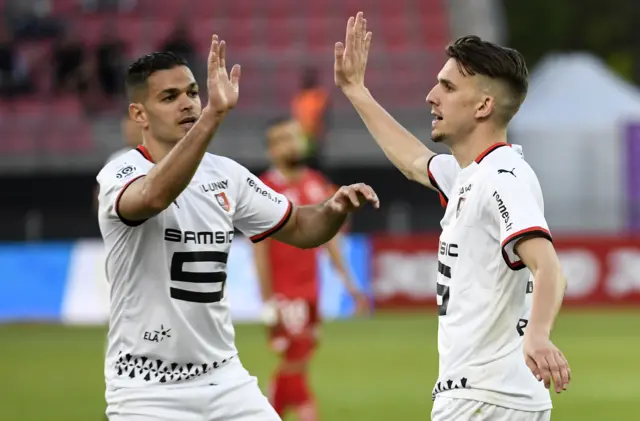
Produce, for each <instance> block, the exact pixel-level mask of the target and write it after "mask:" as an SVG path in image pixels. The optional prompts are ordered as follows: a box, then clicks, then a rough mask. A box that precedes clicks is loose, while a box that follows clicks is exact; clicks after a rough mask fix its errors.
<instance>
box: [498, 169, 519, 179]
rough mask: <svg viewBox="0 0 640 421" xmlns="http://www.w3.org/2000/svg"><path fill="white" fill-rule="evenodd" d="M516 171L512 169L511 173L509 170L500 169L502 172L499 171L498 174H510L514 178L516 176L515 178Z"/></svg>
mask: <svg viewBox="0 0 640 421" xmlns="http://www.w3.org/2000/svg"><path fill="white" fill-rule="evenodd" d="M515 170H516V169H515V168H514V169H512V170H511V171H509V170H503V169H500V170H498V174H504V173H509V174H511V175H512V176H514V177H515V176H516V175H515V174H514V171H515Z"/></svg>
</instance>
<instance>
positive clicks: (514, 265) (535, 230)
mask: <svg viewBox="0 0 640 421" xmlns="http://www.w3.org/2000/svg"><path fill="white" fill-rule="evenodd" d="M532 234H535V235H537V236H541V237H545V238H547V239H548V240H549V241H553V240H552V238H551V233H550V232H549V230H547V229H544V228H542V227H530V228H525V229H523V230H520V231H518V232H515V233H513V234H511V235H510V236H508V237H507V238H506V239H505V240H504V241H503V242H502V257H503V258H504V261H505V263H506V264H507V266H509V268H510V269H512V270H520V269H524V268H525V264H524V263H523V262H522V260H518V261H517V262H512V261H511V260H510V259H509V254H508V253H507V251H506V250H505V247H506V246H507V245H508V244H509V243H510V242H512V241H514V240H518V239H519V238H522V237H526V236H529V235H532ZM514 253H515V249H514Z"/></svg>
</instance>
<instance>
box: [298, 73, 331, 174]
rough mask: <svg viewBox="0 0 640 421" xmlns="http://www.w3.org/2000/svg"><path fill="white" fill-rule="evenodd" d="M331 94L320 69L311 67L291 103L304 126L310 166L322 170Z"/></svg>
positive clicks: (303, 75) (304, 74)
mask: <svg viewBox="0 0 640 421" xmlns="http://www.w3.org/2000/svg"><path fill="white" fill-rule="evenodd" d="M329 108H330V107H329V94H328V92H327V91H326V89H324V88H323V87H322V86H320V78H319V74H318V70H317V69H316V68H313V67H309V68H307V69H305V70H304V72H303V74H302V83H301V86H300V91H299V92H298V93H297V94H296V95H295V96H294V98H293V101H292V103H291V113H292V115H293V116H294V118H295V119H296V120H298V122H299V123H300V125H301V127H302V133H303V135H304V137H305V140H306V146H307V159H308V163H309V166H311V167H313V168H315V169H318V170H320V169H321V168H320V167H321V166H322V148H323V146H324V140H325V135H326V132H327V125H328V124H329Z"/></svg>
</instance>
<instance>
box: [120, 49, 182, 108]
mask: <svg viewBox="0 0 640 421" xmlns="http://www.w3.org/2000/svg"><path fill="white" fill-rule="evenodd" d="M186 65H187V61H186V60H185V59H184V58H182V57H179V56H177V55H176V54H174V53H172V52H157V53H151V54H147V55H144V56H142V57H140V58H139V59H137V60H136V61H134V62H133V63H131V65H130V66H129V68H128V69H127V77H126V79H125V85H126V90H127V95H128V96H129V98H132V96H133V95H134V93H135V92H137V91H138V90H139V89H140V88H146V86H147V80H148V79H149V76H151V75H152V74H154V73H155V72H158V71H160V70H170V69H173V68H174V67H178V66H186Z"/></svg>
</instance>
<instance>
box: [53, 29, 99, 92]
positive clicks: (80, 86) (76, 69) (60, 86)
mask: <svg viewBox="0 0 640 421" xmlns="http://www.w3.org/2000/svg"><path fill="white" fill-rule="evenodd" d="M53 68H54V72H53V78H54V79H53V86H54V89H55V91H56V93H57V94H63V93H75V94H80V95H84V94H86V93H87V91H88V89H89V82H90V81H89V74H88V63H87V56H86V52H85V48H84V45H83V44H82V42H80V41H79V40H78V39H77V38H76V37H75V36H74V35H73V32H72V30H71V29H70V28H69V27H67V28H66V30H65V32H64V34H63V35H61V36H59V37H58V38H57V39H56V40H55V43H54V45H53Z"/></svg>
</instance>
